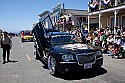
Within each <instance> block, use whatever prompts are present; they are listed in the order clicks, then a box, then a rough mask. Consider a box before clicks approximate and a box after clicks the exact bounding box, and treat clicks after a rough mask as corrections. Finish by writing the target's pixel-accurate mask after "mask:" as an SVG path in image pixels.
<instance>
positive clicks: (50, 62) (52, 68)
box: [48, 55, 58, 75]
mask: <svg viewBox="0 0 125 83" xmlns="http://www.w3.org/2000/svg"><path fill="white" fill-rule="evenodd" d="M48 69H49V72H50V74H51V75H57V73H58V72H57V64H56V60H55V59H54V58H53V56H51V55H50V56H49V58H48Z"/></svg>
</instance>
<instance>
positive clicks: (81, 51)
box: [33, 22, 103, 75]
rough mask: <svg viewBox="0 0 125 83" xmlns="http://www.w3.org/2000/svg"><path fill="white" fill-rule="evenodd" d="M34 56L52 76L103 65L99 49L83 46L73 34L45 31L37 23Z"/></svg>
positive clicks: (34, 29) (52, 30) (53, 30)
mask: <svg viewBox="0 0 125 83" xmlns="http://www.w3.org/2000/svg"><path fill="white" fill-rule="evenodd" d="M33 33H34V38H35V42H34V55H35V58H36V59H41V60H42V61H43V62H44V64H45V65H47V66H48V69H49V72H50V74H52V75H56V74H58V73H66V72H72V71H82V70H86V69H96V68H99V67H101V66H102V65H103V56H102V52H101V49H100V48H99V47H94V46H92V45H88V44H84V43H83V42H82V41H81V40H78V39H77V38H75V36H74V35H73V34H70V33H66V32H60V31H57V30H55V29H51V30H50V31H47V30H46V29H45V28H44V27H42V23H41V22H39V23H38V24H37V25H36V26H35V27H34V28H33Z"/></svg>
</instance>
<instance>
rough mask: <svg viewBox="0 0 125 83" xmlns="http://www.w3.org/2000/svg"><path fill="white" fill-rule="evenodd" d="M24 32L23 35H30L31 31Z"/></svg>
mask: <svg viewBox="0 0 125 83" xmlns="http://www.w3.org/2000/svg"><path fill="white" fill-rule="evenodd" d="M24 34H25V35H32V34H31V31H25V32H24Z"/></svg>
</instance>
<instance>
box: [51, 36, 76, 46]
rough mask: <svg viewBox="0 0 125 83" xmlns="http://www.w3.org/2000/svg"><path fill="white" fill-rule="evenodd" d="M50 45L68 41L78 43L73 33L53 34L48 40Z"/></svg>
mask: <svg viewBox="0 0 125 83" xmlns="http://www.w3.org/2000/svg"><path fill="white" fill-rule="evenodd" d="M50 42H51V44H52V45H55V44H68V43H78V41H77V40H75V38H74V36H73V35H54V36H52V38H51V40H50Z"/></svg>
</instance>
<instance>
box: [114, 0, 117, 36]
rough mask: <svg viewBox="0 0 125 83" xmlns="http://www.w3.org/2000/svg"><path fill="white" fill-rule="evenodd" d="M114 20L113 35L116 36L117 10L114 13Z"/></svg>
mask: <svg viewBox="0 0 125 83" xmlns="http://www.w3.org/2000/svg"><path fill="white" fill-rule="evenodd" d="M115 6H117V0H115ZM114 14H115V18H114V34H116V31H115V27H116V22H117V10H115V11H114Z"/></svg>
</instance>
